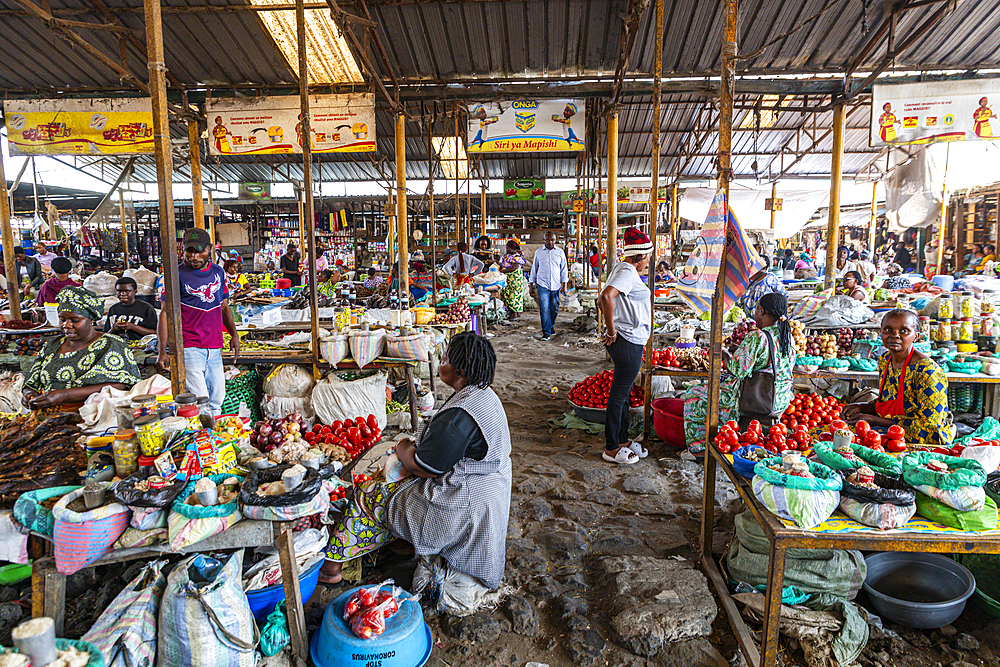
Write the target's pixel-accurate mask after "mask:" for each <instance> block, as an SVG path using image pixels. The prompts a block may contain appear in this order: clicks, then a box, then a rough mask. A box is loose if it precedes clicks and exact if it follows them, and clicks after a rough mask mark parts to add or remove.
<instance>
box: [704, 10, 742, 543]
mask: <svg viewBox="0 0 1000 667" xmlns="http://www.w3.org/2000/svg"><path fill="white" fill-rule="evenodd" d="M737 11H738V7H737V0H725V14H724V16H725V18H724V23H723V26H724V27H723V37H722V54H721V55H722V77H721V79H722V81H721V96H720V97H721V99H720V108H719V157H718V162H717V164H718V180H719V189H720V190H722V191H723V192H725V194H726V205H725V216H726V221H727V222H726V223H725V224H724V226H723V229H724V230H726V229H727V228H728V219H729V181H730V179H731V177H732V165H731V157H732V156H731V150H732V141H733V89H734V87H735V80H736V63H735V57H736V53H737V39H738V36H739V33H738V30H737ZM726 252H727V244H723V246H722V257H721V258H720V259H719V269H720V270H719V277H718V280H716V282H715V295H714V297H713V299H712V311H711V312H712V329H711V340H710V344H709V349H710V351H709V362H708V399H707V409H706V413H707V414H706V418H705V447H706V449H710V448H712V447H714V445H713V444H712V439H713V438H714V437H715V434H716V431H717V430H718V428H719V405H720V404H719V393H720V388H721V375H722V319H723V317H724V316H725V313H724V312H723V311H724V306H723V289H724V285H725V275H726V274H725V266H726ZM715 467H716V461H715V458H714V457H713V455H712V453H711V452H707V453H706V456H705V477H704V480H705V482H704V490H703V497H702V517H706V516H711V514H712V512H713V507H714V503H715ZM701 528H702V532H701V550H702V557H703V558H712V531H713V530H714V528H715V527H714V526H713V525H712V524H711V523H709V522H706V521H704V520H703V521H702V523H701Z"/></svg>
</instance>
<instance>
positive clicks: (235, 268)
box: [222, 259, 250, 300]
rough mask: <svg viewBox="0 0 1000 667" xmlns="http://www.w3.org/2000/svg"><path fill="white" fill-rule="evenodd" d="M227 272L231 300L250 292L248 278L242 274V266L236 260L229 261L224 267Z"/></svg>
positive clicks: (227, 285) (227, 284) (227, 286)
mask: <svg viewBox="0 0 1000 667" xmlns="http://www.w3.org/2000/svg"><path fill="white" fill-rule="evenodd" d="M222 268H223V270H224V271H225V272H226V288H227V289H228V290H229V298H230V300H233V299H235V298H236V297H239V296H243V295H244V294H246V293H247V292H249V291H250V287H249V286H248V285H249V282H248V281H247V277H246V276H245V275H243V274H242V273H240V265H239V262H237V261H236V260H235V259H227V260H226V261H225V262H224V263H223V265H222Z"/></svg>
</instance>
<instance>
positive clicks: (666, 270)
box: [653, 262, 677, 283]
mask: <svg viewBox="0 0 1000 667" xmlns="http://www.w3.org/2000/svg"><path fill="white" fill-rule="evenodd" d="M675 280H677V278H676V277H675V276H674V272H673V271H671V270H670V267H669V266H667V263H666V262H660V263H659V264H657V265H656V274H655V275H654V277H653V281H654V282H657V283H668V282H673V281H675Z"/></svg>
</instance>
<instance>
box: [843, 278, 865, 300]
mask: <svg viewBox="0 0 1000 667" xmlns="http://www.w3.org/2000/svg"><path fill="white" fill-rule="evenodd" d="M840 282H841V285H842V286H843V287H842V288H841V290H840V293H841V294H843V295H844V296H849V297H851V298H852V299H855V300H857V301H862V302H864V303H868V292H866V291H865V290H864V288H863V287H861V273H860V272H858V271H848V272H847V273H845V274H844V278H843V279H842V280H841V281H840Z"/></svg>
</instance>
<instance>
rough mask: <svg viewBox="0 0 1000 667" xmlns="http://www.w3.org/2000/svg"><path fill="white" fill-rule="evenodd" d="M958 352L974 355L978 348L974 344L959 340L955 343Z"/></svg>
mask: <svg viewBox="0 0 1000 667" xmlns="http://www.w3.org/2000/svg"><path fill="white" fill-rule="evenodd" d="M957 347H958V351H959V352H960V353H961V354H975V353H976V352H978V351H979V346H978V345H976V344H975V343H974V342H969V341H967V340H960V341H958V343H957Z"/></svg>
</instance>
